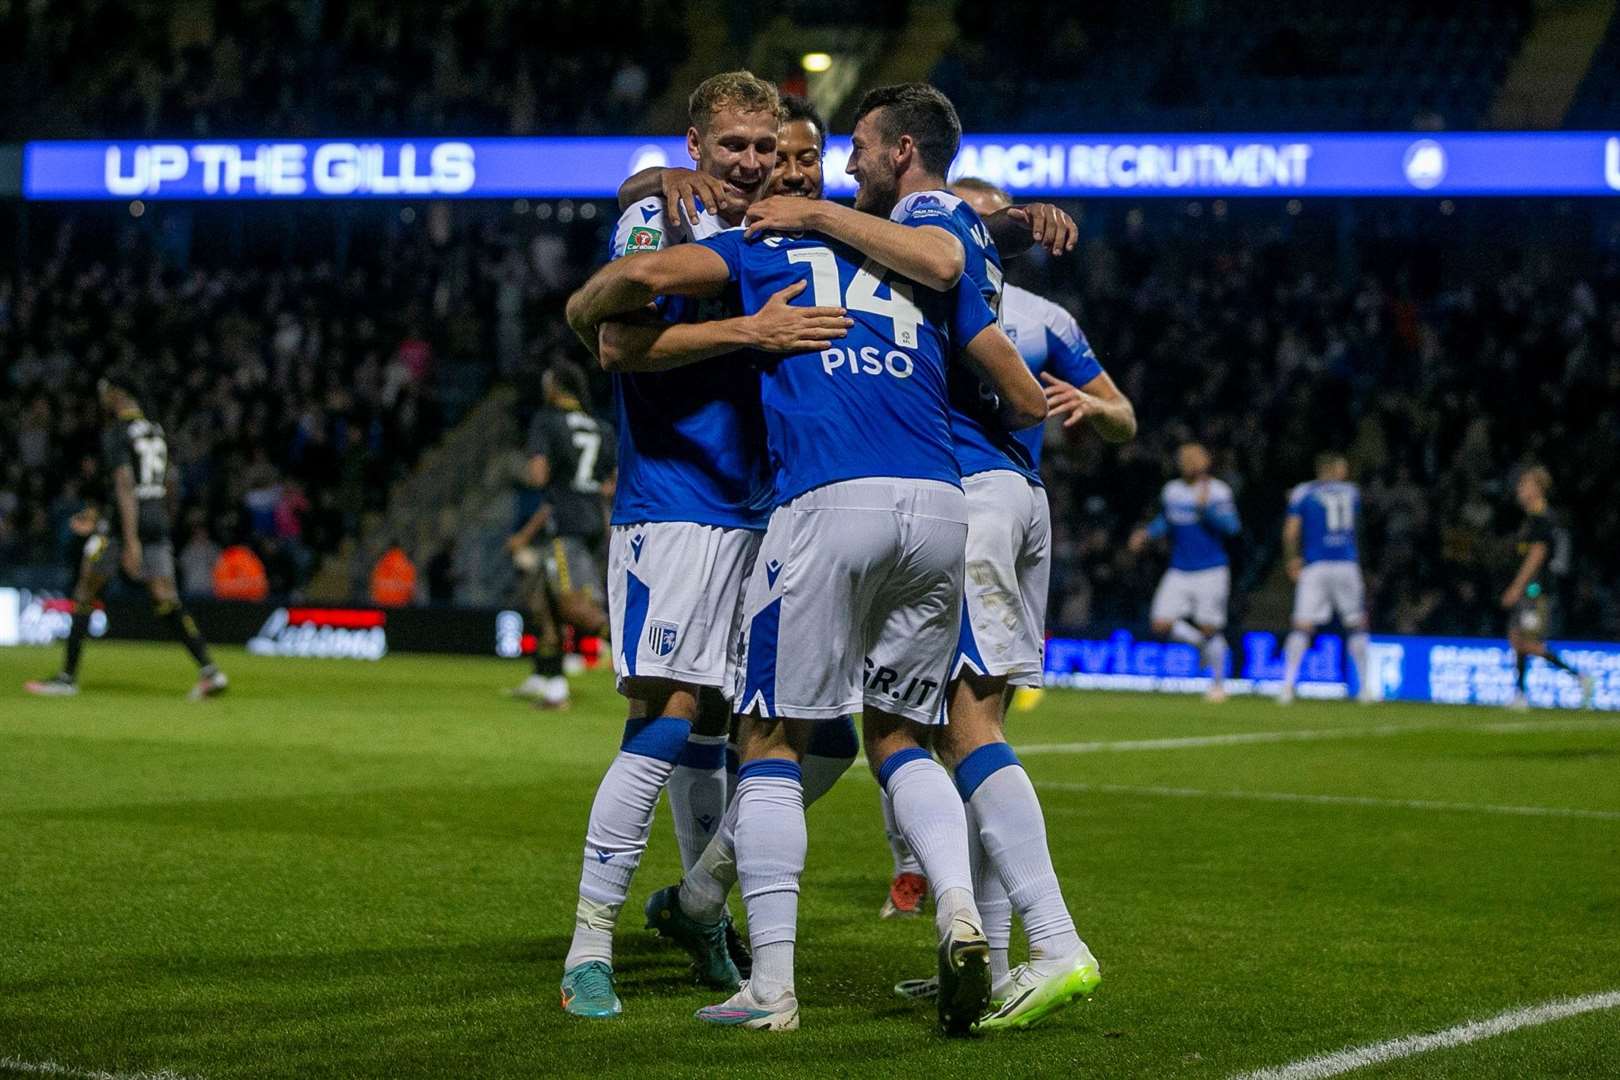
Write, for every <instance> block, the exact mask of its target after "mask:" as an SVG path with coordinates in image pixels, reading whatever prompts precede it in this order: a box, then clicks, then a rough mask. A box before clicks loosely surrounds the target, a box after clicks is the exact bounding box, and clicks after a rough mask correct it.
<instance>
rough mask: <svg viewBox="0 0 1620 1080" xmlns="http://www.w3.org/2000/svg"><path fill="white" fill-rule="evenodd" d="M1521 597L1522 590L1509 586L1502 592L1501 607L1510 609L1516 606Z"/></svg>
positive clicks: (1522, 595)
mask: <svg viewBox="0 0 1620 1080" xmlns="http://www.w3.org/2000/svg"><path fill="white" fill-rule="evenodd" d="M1523 597H1524V590H1523V589H1520V588H1517V587H1515V586H1513V585H1509V586H1508V587H1507V588H1506V589H1503V590H1502V607H1503V608H1505V609H1511V608H1512V607H1513V605H1515V604H1517V603H1518V602H1519V601H1520V600H1521V599H1522V598H1523Z"/></svg>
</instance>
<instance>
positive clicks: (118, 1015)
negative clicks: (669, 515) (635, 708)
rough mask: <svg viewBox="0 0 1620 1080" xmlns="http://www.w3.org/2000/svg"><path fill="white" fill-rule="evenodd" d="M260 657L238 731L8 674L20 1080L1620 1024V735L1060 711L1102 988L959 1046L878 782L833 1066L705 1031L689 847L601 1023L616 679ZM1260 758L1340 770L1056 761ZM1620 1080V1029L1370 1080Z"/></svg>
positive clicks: (901, 1059)
mask: <svg viewBox="0 0 1620 1080" xmlns="http://www.w3.org/2000/svg"><path fill="white" fill-rule="evenodd" d="M221 659H222V661H223V663H224V665H225V667H226V669H227V670H228V671H229V673H230V675H231V677H232V679H233V684H232V689H231V692H230V693H229V694H228V695H227V696H226V697H224V698H222V699H220V700H217V701H213V702H207V703H204V704H201V705H188V704H186V703H185V702H184V701H183V700H182V695H183V694H184V691H185V690H186V688H187V687H188V685H189V681H190V678H191V672H190V669H189V665H188V663H187V661H186V660H185V657H184V655H183V654H182V653H181V651H180V650H179V649H178V648H174V647H162V646H157V645H151V646H147V645H129V644H112V643H102V642H93V643H91V645H90V647H89V648H88V650H87V653H86V660H85V670H84V677H83V685H84V692H83V694H82V695H81V696H80V697H78V698H77V699H74V700H34V699H30V698H27V697H26V696H24V695H23V693H22V691H21V683H22V682H23V680H24V679H26V678H28V677H38V676H43V675H46V674H48V673H49V672H50V671H52V670H53V669H54V665H55V663H56V662H57V660H58V655H57V652H56V650H50V651H46V650H40V649H19V650H9V651H0V1060H4V1059H10V1060H11V1062H12V1063H13V1066H12V1067H13V1071H15V1072H17V1073H18V1074H19V1075H37V1071H36V1072H32V1073H25V1072H24V1071H23V1068H22V1067H23V1066H24V1065H26V1064H27V1063H33V1064H35V1065H37V1064H38V1063H43V1062H54V1063H56V1064H58V1065H61V1066H64V1067H68V1068H71V1069H75V1070H86V1071H92V1070H109V1071H113V1072H124V1073H159V1072H162V1071H164V1070H172V1071H173V1072H174V1073H176V1074H180V1075H183V1076H187V1077H206V1078H209V1080H222V1078H227V1077H298V1078H305V1080H307V1078H317V1077H475V1076H476V1077H535V1076H571V1077H591V1076H640V1077H650V1076H655V1075H656V1076H659V1077H682V1076H692V1077H699V1076H701V1077H716V1076H738V1077H744V1076H746V1077H771V1078H776V1077H795V1076H895V1077H925V1078H936V1077H957V1076H972V1077H975V1078H990V1077H1020V1076H1061V1077H1068V1076H1080V1075H1084V1076H1098V1077H1226V1076H1230V1075H1232V1074H1234V1073H1238V1072H1241V1071H1243V1070H1247V1069H1255V1068H1260V1067H1263V1066H1268V1065H1280V1064H1285V1063H1287V1062H1290V1061H1294V1060H1297V1059H1299V1058H1302V1057H1306V1056H1309V1055H1312V1054H1316V1053H1321V1052H1327V1051H1333V1050H1338V1049H1340V1048H1343V1047H1345V1046H1349V1045H1356V1044H1361V1043H1368V1042H1376V1041H1380V1040H1384V1039H1390V1038H1396V1037H1399V1036H1404V1035H1410V1034H1415V1033H1422V1032H1427V1031H1434V1030H1438V1029H1443V1028H1447V1027H1450V1026H1452V1025H1454V1024H1457V1023H1460V1022H1462V1021H1465V1020H1469V1019H1474V1018H1479V1017H1485V1016H1490V1015H1493V1014H1495V1013H1498V1012H1501V1011H1504V1010H1507V1009H1510V1008H1513V1007H1516V1006H1520V1005H1528V1004H1534V1003H1539V1002H1543V1001H1547V1000H1550V999H1554V998H1559V997H1566V996H1574V995H1579V994H1587V993H1592V992H1596V991H1607V990H1612V989H1615V988H1617V987H1620V818H1617V817H1615V816H1613V815H1614V814H1615V813H1616V812H1620V718H1616V717H1614V716H1608V717H1602V716H1599V715H1598V714H1593V713H1585V714H1571V713H1561V714H1557V715H1553V714H1547V713H1536V714H1531V715H1530V716H1529V717H1527V718H1521V717H1509V716H1507V715H1505V714H1503V713H1498V712H1490V711H1486V710H1480V709H1448V708H1442V707H1437V706H1400V705H1386V706H1379V707H1373V708H1363V707H1358V706H1355V705H1352V704H1347V703H1321V704H1312V703H1304V702H1302V703H1300V704H1298V705H1296V706H1294V707H1293V708H1291V709H1280V708H1278V707H1277V706H1275V705H1274V704H1272V703H1270V702H1269V701H1253V700H1234V701H1232V702H1230V703H1228V704H1226V705H1224V706H1219V707H1215V706H1208V705H1205V704H1204V703H1202V702H1201V701H1198V700H1195V699H1191V698H1179V697H1176V698H1172V697H1146V696H1134V695H1116V694H1100V693H1099V694H1085V693H1080V692H1061V691H1055V692H1049V693H1048V694H1047V695H1046V696H1045V698H1044V700H1043V701H1042V703H1041V704H1040V706H1039V707H1038V708H1037V709H1036V710H1035V711H1034V712H1032V713H1027V714H1020V715H1016V716H1015V717H1014V720H1013V734H1014V744H1015V745H1018V744H1024V745H1028V746H1032V747H1040V746H1042V745H1044V746H1046V747H1047V749H1046V750H1045V751H1042V752H1034V753H1029V754H1027V755H1026V756H1025V758H1024V760H1025V763H1026V765H1027V766H1028V768H1029V771H1030V773H1031V775H1032V777H1033V778H1034V780H1035V782H1036V784H1037V786H1038V787H1040V788H1042V793H1043V801H1044V804H1045V807H1046V814H1047V822H1048V827H1049V831H1050V834H1051V841H1052V848H1053V854H1054V856H1055V858H1056V862H1057V866H1058V871H1059V874H1060V876H1061V877H1062V879H1063V882H1064V886H1065V893H1066V895H1067V897H1068V900H1069V905H1070V907H1071V909H1072V910H1073V911H1074V913H1075V916H1076V919H1077V921H1078V923H1079V927H1080V931H1081V933H1082V935H1083V936H1084V937H1085V938H1086V939H1087V940H1088V942H1089V943H1090V944H1091V946H1092V947H1093V949H1094V950H1095V951H1096V953H1097V955H1098V957H1099V958H1100V959H1101V961H1102V965H1103V972H1104V975H1105V978H1106V981H1105V983H1104V985H1103V987H1102V989H1101V990H1100V991H1099V992H1098V994H1097V995H1096V996H1095V997H1094V998H1093V999H1092V1000H1091V1001H1089V1002H1086V1003H1081V1004H1077V1005H1076V1006H1075V1007H1074V1008H1072V1009H1071V1010H1069V1011H1068V1012H1066V1013H1064V1014H1063V1015H1061V1016H1060V1017H1059V1018H1057V1019H1056V1020H1054V1021H1053V1022H1052V1023H1051V1024H1050V1025H1048V1026H1047V1027H1044V1028H1041V1029H1039V1030H1036V1031H1032V1032H1026V1033H1022V1034H1017V1035H1006V1036H1002V1037H998V1038H983V1039H972V1040H961V1041H946V1040H944V1039H942V1038H941V1037H939V1036H938V1035H936V1034H935V1032H934V1030H933V1023H932V1013H931V1010H930V1009H927V1008H921V1007H916V1006H913V1005H910V1004H907V1003H905V1002H902V1001H899V1000H898V999H896V998H894V997H893V996H892V994H891V991H890V986H891V984H892V983H894V982H895V981H896V980H898V979H902V978H906V977H910V976H916V975H922V974H927V973H929V971H930V969H931V965H932V957H933V952H932V948H931V932H930V929H929V927H928V926H927V925H925V924H924V923H923V922H921V921H912V922H903V923H895V922H880V921H879V920H878V919H877V917H876V916H877V909H878V905H879V903H880V902H881V900H882V896H883V891H884V887H885V884H886V881H887V877H888V873H889V860H888V852H887V848H886V847H885V845H884V841H883V836H882V827H881V821H880V818H879V815H878V808H877V801H876V792H875V788H874V785H873V782H872V780H871V779H870V777H869V775H867V774H866V773H865V772H864V770H862V769H861V768H860V767H859V766H857V768H856V769H855V770H852V771H851V775H850V776H848V777H846V779H845V780H844V781H843V782H842V783H840V784H839V785H838V787H837V789H836V790H835V791H834V792H833V793H832V794H830V795H829V796H828V797H827V798H826V799H825V800H824V801H823V803H821V804H818V805H817V806H815V807H814V808H812V810H811V811H810V860H809V867H808V870H807V871H806V874H805V880H804V894H803V903H802V906H801V922H800V952H799V980H798V981H799V994H800V1000H801V1002H802V1004H803V1024H804V1027H803V1029H802V1030H801V1031H799V1032H797V1033H794V1034H785V1035H776V1036H771V1035H761V1034H754V1033H745V1032H735V1031H729V1032H728V1031H716V1030H711V1029H707V1028H703V1027H701V1026H700V1025H698V1024H697V1023H695V1022H694V1021H693V1020H692V1019H691V1015H692V1012H693V1010H694V1009H696V1008H697V1007H699V1006H701V1005H704V1004H708V1003H710V1002H712V1001H714V1000H716V995H714V994H713V993H712V992H707V991H704V990H701V989H700V988H697V987H695V986H693V985H691V983H690V982H689V981H688V976H687V974H686V969H685V964H684V962H683V959H682V958H681V957H679V956H678V955H676V954H674V953H672V952H669V951H667V950H666V949H665V948H664V947H663V946H661V945H660V944H659V943H657V942H656V941H654V940H652V939H651V938H650V936H649V935H648V934H647V933H645V932H644V931H643V930H642V929H641V918H640V905H641V903H642V901H643V900H644V899H645V898H646V896H647V894H648V893H649V892H651V891H652V890H653V889H655V888H657V887H659V886H661V885H665V884H668V883H670V882H673V881H674V880H676V878H677V876H678V866H677V859H676V851H675V843H674V837H673V834H672V832H671V830H670V827H669V823H668V821H667V818H666V817H665V816H664V811H663V810H660V820H659V822H658V824H657V827H656V830H655V832H654V835H653V842H652V846H651V848H650V850H649V852H648V856H647V859H646V860H645V862H644V864H643V866H642V868H641V872H640V874H639V875H638V877H637V880H636V883H635V889H634V892H633V894H632V896H631V902H630V905H629V906H628V907H627V909H626V915H625V918H624V919H623V922H622V924H621V927H620V934H619V938H618V949H619V956H618V970H619V979H620V992H621V994H622V996H623V998H624V1002H625V1007H626V1015H625V1016H624V1017H623V1018H622V1019H621V1020H618V1021H612V1022H584V1021H578V1020H574V1019H573V1018H571V1017H568V1016H565V1015H564V1014H563V1013H562V1012H561V1011H560V1010H559V1008H558V1005H557V982H558V978H559V976H560V975H561V967H562V957H563V953H564V951H565V949H566V946H567V941H568V935H569V932H570V928H571V925H572V917H573V908H574V890H575V885H576V883H577V880H578V875H579V859H580V852H581V848H582V843H583V835H584V826H585V816H586V812H587V809H588V806H589V802H590V798H591V795H592V792H593V791H594V789H595V785H596V782H597V780H598V778H599V777H600V775H601V773H602V770H603V768H604V767H605V766H606V764H607V762H608V760H609V758H610V756H611V754H612V753H613V751H614V749H615V748H616V746H617V737H618V729H619V727H620V724H621V722H622V711H621V705H620V702H619V700H618V699H617V698H616V697H615V695H614V693H613V690H612V687H611V685H610V683H609V680H608V679H607V678H606V677H605V676H602V675H593V676H590V677H588V678H586V679H584V680H583V681H582V682H581V684H580V686H579V688H578V699H577V702H576V706H575V708H574V710H573V711H572V712H569V713H566V714H561V715H555V714H544V713H540V712H536V711H533V710H532V709H530V708H528V707H526V706H524V705H521V704H519V703H517V702H515V701H513V700H510V699H507V698H504V697H503V696H502V695H501V690H502V688H504V687H507V686H509V685H512V684H515V683H516V682H517V681H518V680H519V679H520V678H521V677H522V675H523V674H524V670H523V667H522V666H521V665H519V664H517V663H500V662H496V661H493V660H470V659H441V658H421V657H410V656H391V657H388V658H387V659H386V660H384V661H383V662H381V663H378V664H364V663H353V662H344V661H297V660H280V659H262V658H253V657H248V656H245V655H243V654H242V653H240V652H233V651H229V650H227V651H224V652H223V653H222V656H221ZM1509 720H1512V721H1515V722H1517V721H1520V720H1522V721H1523V724H1522V726H1512V725H1510V726H1505V727H1504V726H1503V722H1504V721H1509ZM1386 725H1387V726H1393V727H1396V728H1400V729H1402V730H1395V731H1387V730H1386V731H1377V730H1369V729H1374V728H1380V727H1383V726H1386ZM1407 727H1410V728H1411V729H1412V730H1410V731H1406V730H1404V729H1405V728H1407ZM1335 729H1343V731H1342V732H1339V731H1336V730H1335ZM1245 732H1253V733H1270V732H1315V733H1318V734H1317V735H1316V736H1313V737H1310V738H1301V739H1296V740H1286V741H1285V740H1272V739H1269V738H1267V739H1262V740H1257V741H1252V742H1247V743H1217V744H1214V745H1203V746H1186V745H1179V746H1168V747H1158V748H1152V747H1149V748H1137V749H1118V748H1115V749H1106V748H1096V747H1093V748H1091V749H1090V751H1089V752H1074V749H1075V748H1073V747H1070V750H1069V752H1054V751H1053V750H1052V747H1053V744H1064V743H1069V744H1072V743H1076V742H1088V743H1109V742H1117V741H1120V740H1153V739H1178V738H1182V737H1187V736H1203V735H1222V734H1236V733H1245ZM1323 733H1326V734H1323ZM857 774H858V775H857ZM1200 793H1205V794H1200ZM1256 793H1274V794H1279V795H1308V796H1350V797H1353V798H1356V799H1361V800H1363V801H1361V802H1343V801H1341V802H1332V801H1316V802H1310V801H1298V800H1283V799H1275V800H1273V799H1260V798H1254V797H1251V796H1253V795H1255V794H1256ZM1437 803H1445V804H1458V805H1450V806H1437V805H1433V804H1437ZM1489 807H1556V808H1565V809H1579V810H1587V811H1600V812H1602V813H1599V814H1596V815H1591V816H1585V817H1580V816H1532V815H1525V814H1515V813H1505V812H1501V811H1499V810H1496V811H1493V810H1491V809H1488V808H1489ZM1605 814H1607V815H1610V816H1604V815H1605ZM1617 1063H1620V1016H1617V1014H1616V1013H1615V1012H1614V1011H1608V1012H1599V1013H1592V1014H1589V1015H1586V1016H1581V1017H1576V1018H1573V1019H1569V1020H1564V1021H1560V1022H1557V1023H1554V1024H1551V1025H1548V1026H1545V1027H1539V1028H1535V1029H1531V1030H1525V1031H1520V1032H1517V1033H1514V1034H1510V1035H1506V1036H1503V1037H1500V1038H1496V1039H1491V1040H1487V1041H1483V1042H1479V1043H1475V1044H1473V1045H1470V1046H1466V1047H1460V1048H1456V1049H1451V1050H1442V1051H1437V1052H1434V1053H1430V1054H1426V1055H1422V1056H1418V1057H1412V1058H1408V1059H1405V1060H1403V1061H1398V1062H1392V1063H1389V1064H1386V1065H1383V1066H1378V1067H1373V1068H1369V1069H1366V1070H1363V1071H1361V1072H1359V1073H1356V1074H1355V1075H1357V1076H1378V1077H1395V1076H1399V1077H1434V1076H1468V1077H1475V1076H1479V1077H1502V1078H1508V1077H1513V1078H1518V1077H1525V1076H1576V1077H1592V1076H1613V1075H1616V1073H1617V1070H1620V1064H1617ZM5 1071H6V1070H5V1069H0V1073H4V1072H5Z"/></svg>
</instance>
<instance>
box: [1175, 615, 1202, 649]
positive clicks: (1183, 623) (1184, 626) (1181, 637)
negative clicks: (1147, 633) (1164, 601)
mask: <svg viewBox="0 0 1620 1080" xmlns="http://www.w3.org/2000/svg"><path fill="white" fill-rule="evenodd" d="M1170 636H1171V637H1172V638H1174V639H1175V640H1176V641H1181V642H1185V643H1186V644H1188V645H1192V646H1195V647H1196V648H1199V649H1202V648H1203V647H1204V632H1203V631H1202V630H1200V629H1198V627H1196V626H1194V625H1193V624H1192V623H1190V622H1188V621H1187V620H1186V619H1177V620H1176V621H1175V622H1174V623H1172V624H1171V625H1170Z"/></svg>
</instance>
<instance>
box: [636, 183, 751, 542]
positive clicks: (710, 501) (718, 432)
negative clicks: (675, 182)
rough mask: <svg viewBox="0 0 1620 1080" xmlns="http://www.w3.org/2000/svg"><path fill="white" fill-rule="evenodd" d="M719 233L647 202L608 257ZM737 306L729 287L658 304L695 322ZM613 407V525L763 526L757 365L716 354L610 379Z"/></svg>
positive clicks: (716, 226) (711, 220) (708, 220)
mask: <svg viewBox="0 0 1620 1080" xmlns="http://www.w3.org/2000/svg"><path fill="white" fill-rule="evenodd" d="M723 228H724V225H722V224H721V223H720V222H719V220H718V219H716V218H715V217H714V215H712V214H709V213H705V214H703V215H702V216H701V218H700V220H699V223H698V226H697V228H696V229H694V230H690V231H689V230H688V229H687V227H686V226H685V225H679V226H672V225H671V223H669V222H668V221H666V220H665V216H664V204H663V200H662V199H657V198H653V199H645V200H643V201H641V202H639V203H637V204H636V205H634V206H632V207H630V208H629V209H628V210H626V211H625V212H624V214H623V216H622V217H620V219H619V224H618V227H617V228H616V229H615V230H614V234H613V250H612V251H611V252H610V254H609V257H610V258H619V257H620V256H623V255H633V254H637V253H639V252H643V251H658V250H661V249H662V248H665V247H668V246H669V245H671V244H675V243H682V242H685V241H688V240H692V239H698V238H701V237H702V236H707V235H712V234H713V233H716V232H719V231H720V230H721V229H723ZM737 303H738V298H737V295H736V292H735V290H733V291H732V293H731V295H729V296H726V297H722V298H721V299H719V300H717V301H707V300H706V301H702V302H697V301H692V300H688V299H686V298H683V297H667V298H663V299H661V300H660V301H659V302H658V309H659V312H660V314H662V315H663V317H664V318H665V319H667V320H668V321H670V322H697V321H699V320H704V319H716V318H724V317H727V316H728V315H735V314H736V313H737ZM613 404H614V413H615V420H616V421H617V427H618V433H619V481H618V488H617V490H616V491H615V493H614V496H613V524H615V525H634V524H637V523H640V522H645V521H690V522H696V523H697V524H700V525H718V526H722V527H726V528H743V529H763V528H764V527H765V524H766V521H767V519H768V518H769V517H770V511H771V476H770V470H769V467H768V465H767V461H766V454H765V418H764V414H763V413H762V411H761V409H760V400H759V374H758V370H757V367H756V365H754V364H753V363H752V362H750V361H748V360H746V359H743V358H739V357H738V356H736V355H733V356H717V357H714V358H712V359H709V360H704V361H702V362H700V363H697V364H693V365H691V366H689V367H686V368H683V369H681V370H679V371H660V372H637V373H632V374H616V375H614V377H613Z"/></svg>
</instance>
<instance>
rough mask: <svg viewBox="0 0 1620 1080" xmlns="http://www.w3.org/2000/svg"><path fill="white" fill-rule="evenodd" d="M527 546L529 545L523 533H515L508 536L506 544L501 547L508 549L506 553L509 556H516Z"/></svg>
mask: <svg viewBox="0 0 1620 1080" xmlns="http://www.w3.org/2000/svg"><path fill="white" fill-rule="evenodd" d="M525 546H527V545H526V542H525V540H524V536H523V534H522V533H513V534H512V535H511V536H508V537H507V538H506V542H505V543H503V544H502V545H501V547H503V548H505V549H506V553H507V554H508V555H516V554H517V553H518V552H519V551H520V550H522V549H523V548H524V547H525Z"/></svg>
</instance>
